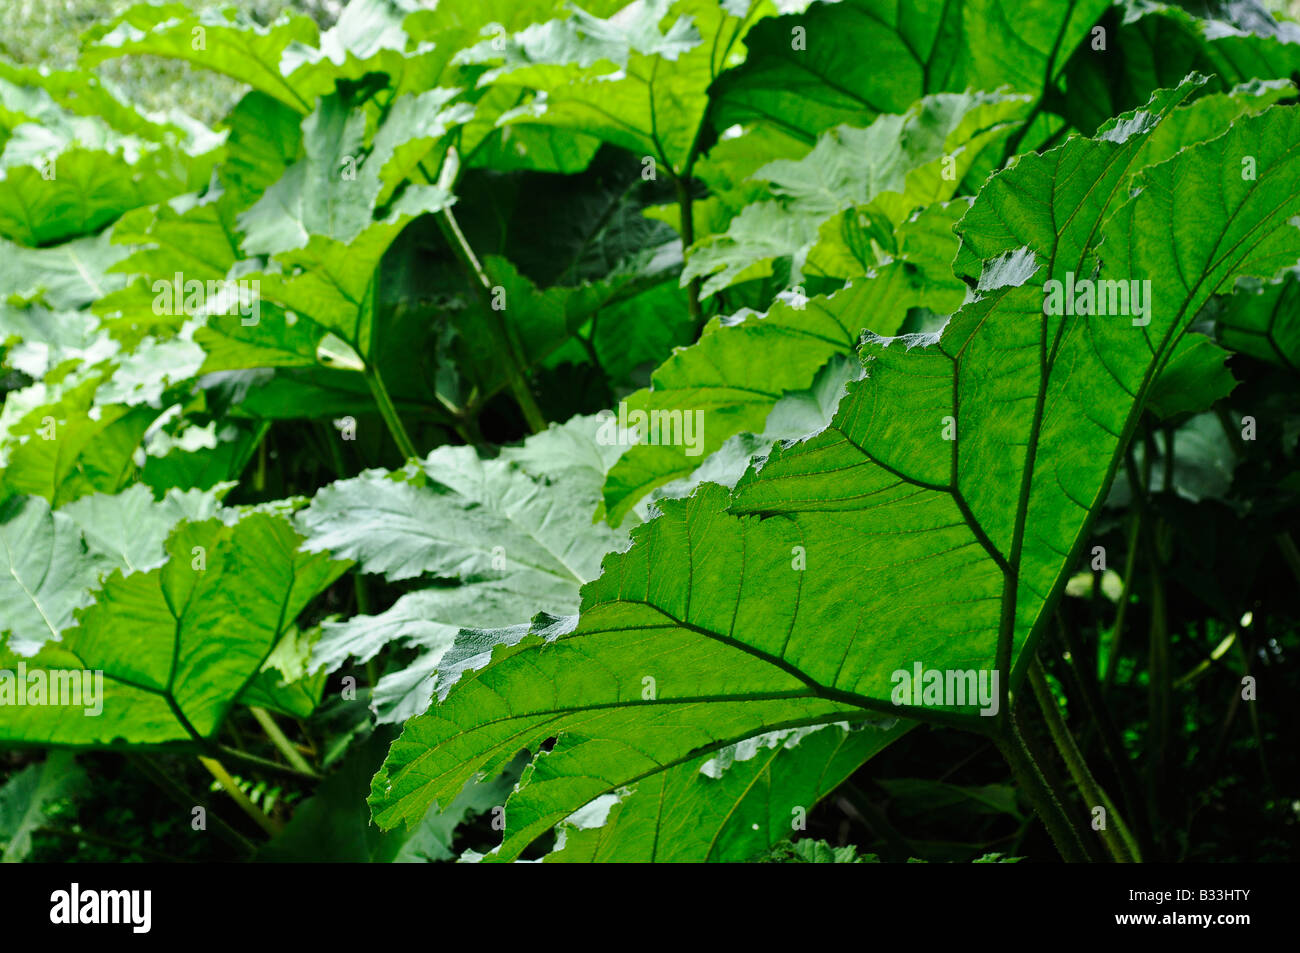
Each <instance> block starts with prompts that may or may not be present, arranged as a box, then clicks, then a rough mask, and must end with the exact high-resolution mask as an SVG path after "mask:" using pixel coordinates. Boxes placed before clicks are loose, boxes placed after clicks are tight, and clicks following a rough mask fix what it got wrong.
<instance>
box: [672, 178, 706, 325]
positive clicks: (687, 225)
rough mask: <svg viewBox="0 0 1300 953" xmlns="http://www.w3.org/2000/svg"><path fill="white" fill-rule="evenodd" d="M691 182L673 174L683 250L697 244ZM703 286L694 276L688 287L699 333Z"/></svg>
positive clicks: (702, 321) (691, 308)
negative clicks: (680, 220)
mask: <svg viewBox="0 0 1300 953" xmlns="http://www.w3.org/2000/svg"><path fill="white" fill-rule="evenodd" d="M691 184H692V182H691V179H690V178H689V176H687V177H683V176H676V175H675V176H673V185H674V186H675V187H676V189H677V209H678V212H679V214H680V215H681V219H682V250H683V252H684V251H685V250H686V249H688V248H690V247H691V246H692V245H694V244H695V198H694V196H692V195H691ZM701 288H702V285H701V282H700V279H699V278H692V279H691V281H690V284H689V285H688V286H687V289H686V309H687V310H688V311H689V312H690V315H691V324H692V326H694V328H695V330H696V332H697V333H698V332H699V329H700V327H701V326H702V325H703V324H704V309H703V308H701V307H700V290H701Z"/></svg>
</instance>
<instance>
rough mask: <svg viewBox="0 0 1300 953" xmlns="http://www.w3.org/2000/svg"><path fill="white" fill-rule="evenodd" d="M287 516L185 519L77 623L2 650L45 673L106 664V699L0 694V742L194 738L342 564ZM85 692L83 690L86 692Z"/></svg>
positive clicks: (214, 724)
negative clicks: (38, 641)
mask: <svg viewBox="0 0 1300 953" xmlns="http://www.w3.org/2000/svg"><path fill="white" fill-rule="evenodd" d="M300 542H301V538H300V537H299V536H298V535H297V534H296V533H295V532H294V531H293V529H292V528H291V527H290V525H289V523H288V521H287V520H285V519H284V518H283V517H282V516H277V515H271V514H267V513H250V514H248V515H245V516H244V517H243V518H242V519H240V520H238V522H236V523H235V524H234V525H226V524H225V523H223V522H222V521H220V520H217V519H212V520H208V521H206V522H201V523H183V524H181V525H180V527H178V528H177V529H176V531H175V532H173V534H172V535H171V537H170V538H169V539H168V542H167V553H168V556H169V557H170V558H169V559H168V561H167V563H166V564H164V565H163V566H161V567H160V568H157V569H154V570H151V571H149V572H137V573H131V574H129V575H122V574H121V573H120V572H118V573H114V574H113V575H112V576H110V577H109V579H108V580H107V581H106V583H105V584H104V588H103V589H102V590H101V591H100V592H99V593H97V594H96V599H95V603H94V604H93V605H91V606H90V607H89V608H86V609H84V610H82V611H81V612H80V614H79V615H78V620H77V625H76V626H74V627H73V628H70V629H67V630H65V631H64V633H63V635H62V638H61V639H60V640H59V641H58V642H52V643H50V644H48V645H46V646H45V647H44V648H43V649H41V651H40V652H38V653H37V654H36V655H34V656H32V657H30V658H26V659H16V658H14V657H13V656H12V655H11V654H6V655H5V656H4V658H3V661H4V663H5V666H4V667H5V668H6V669H9V670H13V669H14V668H15V666H16V665H17V664H18V662H20V661H21V662H22V663H23V664H24V665H25V666H26V669H27V672H28V677H29V680H30V678H31V675H32V673H34V672H38V671H39V672H42V673H45V674H46V677H52V676H54V675H57V674H58V673H68V674H71V673H88V672H90V673H94V672H98V673H101V674H102V694H100V695H98V697H97V702H99V703H102V710H100V711H99V712H98V713H97V714H91V713H90V711H89V710H87V711H84V712H83V711H72V712H69V711H68V709H67V707H66V705H43V706H36V705H30V704H29V705H18V704H14V705H6V706H4V707H3V709H0V740H3V741H4V743H6V744H46V745H104V746H107V745H116V744H129V745H141V744H162V743H172V742H199V741H202V740H203V739H206V738H210V737H211V736H212V735H213V734H215V733H216V731H217V730H218V729H219V728H220V726H221V723H222V721H223V719H224V718H225V715H226V712H227V711H228V710H229V709H230V707H231V705H232V704H234V701H235V699H236V698H237V697H238V695H239V693H240V691H241V690H242V689H243V687H244V686H245V685H246V684H247V683H248V682H249V681H250V680H252V679H253V678H254V676H256V675H257V673H258V671H259V670H260V668H261V666H262V663H263V660H264V659H265V658H266V656H267V655H268V654H269V653H270V652H271V650H272V649H273V648H274V647H275V646H276V644H277V643H278V642H279V640H280V637H281V635H282V634H283V633H284V632H285V631H286V629H287V628H288V627H289V626H290V625H291V624H292V623H293V620H294V619H295V618H296V617H297V615H298V613H299V612H301V611H302V609H303V608H304V607H305V606H306V605H307V603H308V602H310V601H311V600H312V599H313V598H315V596H316V595H317V594H319V593H320V592H321V590H323V589H324V588H325V587H326V586H327V585H329V584H330V583H331V582H332V581H333V580H334V579H335V578H337V577H338V575H339V574H340V573H341V572H343V570H344V569H346V568H347V565H348V564H347V563H346V562H343V561H337V560H332V559H330V557H329V556H327V555H309V554H306V553H303V552H300V551H299V550H298V545H299V543H300ZM83 700H84V699H83Z"/></svg>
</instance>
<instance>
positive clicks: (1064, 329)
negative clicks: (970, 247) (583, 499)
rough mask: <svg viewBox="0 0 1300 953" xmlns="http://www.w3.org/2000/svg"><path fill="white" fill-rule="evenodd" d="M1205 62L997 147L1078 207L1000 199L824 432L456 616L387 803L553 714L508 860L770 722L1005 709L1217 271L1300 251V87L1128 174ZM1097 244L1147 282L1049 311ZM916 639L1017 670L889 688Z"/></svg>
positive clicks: (432, 786)
mask: <svg viewBox="0 0 1300 953" xmlns="http://www.w3.org/2000/svg"><path fill="white" fill-rule="evenodd" d="M1188 86H1189V89H1187V90H1180V91H1179V92H1178V93H1175V94H1169V95H1162V96H1158V97H1157V98H1156V100H1155V101H1154V102H1153V103H1152V104H1151V106H1150V107H1149V108H1148V109H1145V110H1143V111H1142V112H1141V113H1140V114H1133V115H1129V116H1126V117H1121V118H1120V119H1119V120H1117V121H1116V122H1115V123H1114V124H1113V125H1112V126H1111V127H1110V128H1109V129H1107V130H1105V131H1104V132H1103V134H1102V136H1101V137H1100V138H1098V139H1095V140H1088V139H1073V140H1071V141H1070V142H1068V143H1067V144H1066V145H1065V146H1063V147H1061V148H1059V149H1056V150H1053V151H1052V152H1049V153H1046V154H1045V155H1042V156H1026V157H1024V158H1022V159H1021V160H1020V162H1019V163H1018V164H1017V165H1016V166H1015V167H1014V168H1012V169H1010V170H1008V171H1006V172H1003V173H1001V175H1000V176H999V177H998V179H1000V180H1002V181H1003V182H1004V184H1006V185H1008V186H1010V185H1013V184H1016V183H1018V184H1019V185H1020V188H1019V189H1018V190H1015V191H1017V192H1018V194H1020V195H1021V196H1024V197H1028V196H1033V198H1034V200H1035V201H1034V203H1033V204H1034V206H1035V212H1034V214H1035V215H1036V216H1037V215H1038V214H1039V212H1038V210H1039V209H1041V208H1043V207H1047V208H1051V209H1054V210H1056V211H1057V213H1058V214H1057V215H1056V216H1055V218H1054V219H1052V220H1054V221H1056V222H1058V223H1060V225H1059V228H1060V231H1055V230H1053V231H1052V232H1051V234H1048V235H1042V234H1041V233H1039V232H1036V231H1034V230H1032V229H1026V228H1024V225H1025V223H1024V221H1023V219H1024V217H1025V213H1024V212H1023V211H1020V212H1012V211H1010V210H1008V212H1007V214H1006V215H1005V216H1004V217H1005V218H1006V223H1007V225H1008V226H1009V231H1010V233H1011V235H1016V234H1018V233H1019V232H1020V231H1022V230H1023V231H1024V232H1025V233H1026V234H1029V235H1030V240H1029V242H1028V243H1026V246H1024V247H1020V248H1017V249H1014V250H1013V251H1012V252H1011V254H1010V256H1009V257H1007V256H1002V257H1000V258H998V259H996V260H994V261H991V262H989V265H988V267H987V268H986V274H985V277H984V280H983V281H981V296H980V297H978V298H977V299H976V300H974V301H972V302H971V303H969V304H967V305H966V306H965V307H963V308H962V310H961V311H960V312H959V313H958V314H957V315H955V316H954V317H953V319H952V320H951V321H950V322H949V323H948V325H947V326H946V327H945V328H944V330H943V331H942V333H941V334H939V335H932V336H919V337H911V338H903V339H893V340H889V339H880V338H875V339H872V340H869V341H868V343H867V345H866V346H865V347H864V351H863V358H864V361H865V363H866V366H867V371H868V373H867V377H866V378H865V379H864V380H862V381H860V382H858V383H856V384H853V385H851V386H850V387H849V389H848V394H847V396H846V397H845V399H844V400H843V402H842V403H841V405H840V408H839V411H838V412H837V414H836V417H835V420H834V421H833V422H832V424H831V426H830V427H828V428H827V429H826V430H825V431H823V432H822V433H820V434H817V435H813V436H810V437H809V438H807V439H805V440H804V441H802V442H799V443H795V444H791V445H785V446H781V447H778V448H776V449H775V450H774V451H773V453H772V454H771V456H770V457H768V459H767V460H766V462H765V463H764V464H763V465H762V467H761V468H759V469H756V470H751V471H750V472H749V473H748V474H747V475H746V477H745V478H744V479H743V480H741V482H740V483H739V484H738V485H737V487H736V489H735V490H734V491H733V492H731V493H728V492H727V491H726V490H724V489H722V488H719V487H711V486H705V487H703V488H701V490H699V491H698V492H697V493H696V494H695V495H694V496H693V497H691V498H690V499H689V500H686V501H683V502H677V503H664V504H662V510H663V512H662V515H661V516H660V517H659V518H658V519H656V520H653V521H652V522H650V523H648V524H646V525H645V526H643V527H640V528H639V529H637V530H635V531H634V532H633V545H632V547H631V548H630V549H629V550H627V551H626V552H624V553H620V554H617V555H613V556H610V557H607V559H606V560H605V562H604V567H603V568H604V571H603V573H602V575H601V576H600V578H599V579H597V580H596V581H594V582H592V583H589V584H588V585H587V586H586V587H585V588H584V590H583V600H582V607H581V614H580V616H579V617H578V618H577V619H572V618H570V619H563V620H554V619H549V618H546V617H541V618H539V620H538V622H537V623H536V624H535V625H534V627H533V628H532V629H531V631H529V632H524V631H522V630H520V629H515V630H507V631H506V632H504V633H500V634H498V636H496V637H495V639H493V638H492V637H491V636H488V635H485V634H484V633H471V634H467V635H466V636H465V638H464V640H463V645H462V642H461V640H458V643H457V645H455V646H453V648H452V649H451V650H449V651H448V653H447V655H446V656H445V657H444V662H443V664H442V666H440V672H439V676H438V685H439V695H440V699H441V703H440V704H439V705H438V706H437V707H436V708H434V709H433V710H431V711H430V712H429V713H428V714H426V715H423V716H421V717H419V718H417V719H414V720H413V721H412V722H410V723H409V724H408V725H407V728H406V731H405V732H404V733H403V736H402V738H401V739H400V740H399V741H398V742H397V743H396V744H394V746H393V749H392V751H391V752H390V755H389V758H388V761H387V762H386V764H385V767H384V769H383V771H381V772H380V774H379V775H377V776H376V778H375V783H374V786H373V788H372V793H371V803H372V806H373V809H374V813H375V816H376V818H377V820H378V821H379V822H380V823H381V825H384V826H395V825H397V824H399V823H403V822H405V823H407V824H408V825H410V824H414V823H416V822H418V820H419V818H420V817H421V816H422V815H423V814H424V813H425V811H426V810H427V809H428V808H429V806H430V805H431V804H432V803H434V802H438V803H447V802H449V801H450V799H451V798H452V797H454V796H455V794H456V792H457V791H459V789H460V787H461V786H462V785H463V784H464V782H465V781H466V780H467V779H468V778H469V777H472V776H473V775H474V774H475V773H476V772H480V771H485V772H491V771H493V770H495V769H497V768H499V767H500V766H501V765H502V764H504V763H505V761H506V760H508V759H509V758H511V757H513V756H514V755H515V754H516V753H517V752H518V751H520V750H521V749H528V750H532V751H538V750H539V749H540V747H541V745H542V744H543V742H546V741H547V740H548V739H556V741H555V743H554V746H553V747H550V749H549V750H547V751H546V752H545V753H543V754H541V755H539V756H537V757H536V759H535V760H534V762H533V764H532V766H531V767H530V769H529V770H528V771H527V772H526V773H525V775H524V777H523V778H522V779H521V782H520V784H519V786H518V787H517V788H516V791H515V793H514V795H513V796H512V797H511V799H510V801H509V802H508V804H507V811H506V813H507V828H506V836H505V841H504V843H503V845H502V847H501V851H500V856H501V857H502V858H503V859H511V858H514V857H516V856H518V854H519V852H520V851H521V850H523V848H524V847H525V846H526V845H527V844H529V843H530V842H531V841H532V840H534V839H535V838H536V837H538V836H540V835H541V834H542V833H544V832H545V831H546V830H548V829H549V828H551V827H552V826H553V825H555V824H556V823H558V822H559V821H561V820H562V819H564V818H565V817H567V816H568V815H570V814H571V813H572V812H573V811H575V810H577V809H578V808H580V807H582V806H583V805H584V804H587V803H589V802H591V801H592V800H593V799H594V798H596V797H599V796H600V795H601V794H605V793H609V792H612V791H615V790H617V789H618V788H620V787H622V786H624V785H628V784H632V783H635V782H639V781H643V780H644V779H646V778H649V777H650V776H652V775H654V774H656V773H659V772H662V771H665V770H667V769H671V768H672V767H674V766H675V765H677V764H681V763H684V762H685V761H687V760H690V759H692V758H696V757H699V756H700V755H701V754H703V753H707V752H708V751H711V750H715V749H717V748H721V747H725V746H726V745H728V744H732V743H735V742H737V741H739V740H742V739H744V738H746V737H751V736H753V735H755V734H758V733H760V732H763V731H771V730H778V729H782V728H789V727H797V726H800V725H811V724H822V723H826V722H832V721H856V720H865V719H867V718H870V717H875V716H878V715H879V713H895V714H905V715H909V716H916V717H918V718H922V719H926V720H931V721H939V722H958V723H962V724H966V725H969V726H972V727H974V726H978V725H981V724H982V725H986V726H987V724H988V722H987V721H983V720H982V719H981V718H980V716H979V712H980V711H981V710H983V711H985V712H987V713H991V712H992V710H993V709H995V708H996V709H997V710H998V711H999V712H1005V711H1006V701H1007V696H1006V692H1007V690H1008V689H1009V688H1010V687H1011V686H1012V685H1013V684H1015V683H1017V682H1018V681H1019V678H1020V677H1021V676H1022V675H1023V672H1024V667H1025V665H1026V664H1027V663H1028V661H1029V659H1030V658H1031V657H1032V656H1031V654H1030V652H1031V651H1032V649H1033V648H1034V647H1035V645H1036V643H1037V637H1038V635H1039V633H1040V632H1041V631H1042V627H1043V624H1044V622H1045V621H1046V620H1050V618H1051V609H1052V607H1053V605H1054V603H1055V601H1056V599H1057V598H1059V595H1060V593H1061V591H1062V590H1063V588H1064V585H1065V581H1066V579H1067V578H1068V576H1069V574H1070V572H1072V571H1073V570H1074V568H1075V560H1076V559H1077V558H1078V556H1079V554H1080V553H1081V552H1082V551H1083V549H1084V547H1085V545H1086V544H1087V542H1088V541H1089V537H1088V533H1089V530H1090V526H1091V523H1092V517H1093V514H1094V513H1095V511H1096V509H1097V507H1098V505H1099V504H1100V502H1101V501H1102V500H1103V499H1104V496H1105V493H1106V492H1107V490H1108V488H1109V484H1110V481H1111V478H1112V476H1113V474H1114V472H1115V470H1116V469H1117V467H1118V465H1119V462H1120V460H1121V458H1122V454H1123V450H1124V448H1125V445H1126V443H1127V441H1128V438H1129V437H1130V436H1131V434H1132V433H1133V431H1134V429H1135V427H1136V425H1137V421H1138V419H1139V417H1140V414H1141V412H1142V409H1143V406H1144V404H1145V401H1146V398H1147V395H1148V393H1149V392H1150V389H1151V386H1152V383H1153V381H1154V379H1155V377H1156V375H1157V373H1158V372H1159V370H1160V368H1161V366H1162V365H1163V364H1164V363H1165V361H1166V360H1167V359H1168V357H1169V355H1170V353H1171V351H1172V349H1173V347H1174V345H1175V344H1176V342H1177V340H1178V338H1179V337H1180V335H1181V334H1182V332H1183V331H1184V330H1185V329H1186V327H1187V325H1188V324H1189V323H1190V321H1191V320H1192V318H1193V317H1194V316H1195V314H1196V313H1197V311H1198V310H1199V309H1200V307H1201V306H1202V305H1203V304H1204V303H1205V302H1206V301H1207V300H1209V299H1210V297H1211V296H1213V295H1214V294H1216V293H1223V292H1225V291H1227V290H1230V289H1231V288H1232V287H1233V286H1234V284H1235V282H1236V281H1237V280H1238V279H1239V278H1242V277H1245V276H1249V275H1254V276H1257V277H1272V276H1273V275H1275V274H1277V273H1278V272H1279V271H1280V270H1281V269H1283V268H1285V267H1288V266H1289V265H1291V264H1293V263H1294V262H1295V260H1296V258H1297V256H1300V231H1297V229H1296V227H1295V225H1294V224H1293V219H1295V218H1296V217H1297V215H1300V195H1296V194H1295V193H1294V191H1293V190H1292V188H1291V183H1292V182H1293V181H1294V180H1295V178H1296V176H1297V174H1300V154H1297V153H1296V152H1295V149H1294V143H1295V142H1296V141H1297V139H1298V137H1300V110H1297V109H1294V108H1286V107H1274V108H1272V109H1270V110H1268V111H1266V112H1264V113H1262V114H1261V115H1259V116H1255V117H1251V118H1247V119H1243V120H1239V121H1236V122H1235V123H1233V125H1232V126H1231V128H1230V129H1229V130H1228V131H1227V132H1226V133H1224V134H1223V135H1221V136H1220V137H1219V138H1217V139H1213V140H1211V141H1208V142H1204V143H1201V144H1199V145H1195V146H1192V147H1189V148H1187V149H1185V150H1183V151H1181V152H1179V153H1177V154H1176V155H1175V156H1173V157H1172V158H1170V159H1169V160H1168V161H1166V162H1164V163H1162V164H1160V165H1157V166H1153V167H1150V168H1148V169H1146V170H1144V171H1143V172H1142V173H1141V174H1140V175H1138V176H1137V177H1136V183H1137V186H1138V188H1137V190H1136V194H1135V193H1134V190H1133V189H1131V188H1130V185H1131V184H1132V183H1133V181H1134V177H1133V174H1132V173H1133V172H1134V171H1135V170H1133V169H1132V168H1131V167H1130V165H1131V162H1132V161H1133V159H1134V157H1135V156H1136V155H1137V153H1138V151H1139V150H1140V146H1141V142H1142V140H1143V138H1144V136H1145V134H1146V133H1147V132H1148V131H1149V130H1150V129H1151V128H1153V127H1156V126H1158V124H1159V122H1160V119H1161V116H1162V115H1164V114H1167V113H1168V112H1169V111H1170V109H1171V108H1172V107H1173V105H1174V104H1176V103H1177V102H1178V101H1179V98H1180V97H1181V96H1185V95H1187V94H1188V92H1189V91H1190V86H1191V84H1188ZM1245 154H1250V155H1251V156H1253V157H1254V158H1255V159H1256V168H1257V176H1256V177H1255V178H1253V179H1250V178H1244V177H1243V176H1242V173H1241V157H1242V156H1243V155H1245ZM995 181H997V180H996V179H995ZM982 201H983V197H982V196H981V198H980V199H977V201H976V203H975V206H974V208H973V209H972V216H975V212H976V210H977V209H979V208H980V205H981V202H982ZM975 219H976V220H978V216H975ZM1040 221H1041V219H1040ZM969 234H970V232H968V231H964V232H963V238H965V237H967V236H968V235H969ZM992 244H996V242H995V243H992ZM1098 266H1099V267H1100V273H1099V280H1112V281H1120V280H1124V281H1138V282H1147V281H1149V282H1150V283H1151V285H1150V288H1151V291H1150V296H1149V297H1146V298H1145V299H1144V300H1146V301H1147V303H1148V305H1151V306H1150V307H1147V308H1139V309H1135V311H1136V313H1135V314H1132V315H1130V314H1120V315H1115V314H1105V315H1101V314H1085V315H1057V314H1051V313H1045V300H1046V299H1047V297H1048V293H1047V292H1048V289H1047V288H1046V287H1045V285H1044V284H1042V283H1040V282H1043V281H1046V280H1060V279H1061V278H1063V277H1064V276H1065V275H1067V274H1068V273H1074V272H1077V273H1079V274H1081V275H1093V274H1094V269H1095V268H1096V267H1098ZM1152 302H1154V304H1152ZM1135 319H1136V321H1137V323H1135ZM494 641H495V646H494V647H491V649H490V650H489V646H492V643H493V642H494ZM648 644H652V645H653V651H652V652H650V651H647V645H648ZM918 664H919V665H922V666H923V667H924V668H926V669H938V670H970V671H982V672H985V673H990V674H989V677H990V678H991V674H992V673H996V674H997V675H998V676H999V677H1000V687H1001V695H1000V697H996V696H995V697H994V698H992V699H989V700H988V703H987V704H986V703H985V702H983V701H975V702H974V703H972V701H971V700H970V699H965V702H964V703H962V702H961V701H958V700H957V699H955V698H948V699H945V698H943V697H939V698H933V697H924V698H920V697H918V698H915V699H901V698H900V699H898V702H899V703H896V702H895V700H894V698H893V696H894V692H893V686H894V685H895V678H894V673H897V672H900V671H902V672H911V671H913V670H914V666H916V665H918ZM647 679H649V680H651V681H649V682H647ZM648 687H652V688H653V690H649V691H647V688H648Z"/></svg>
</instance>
